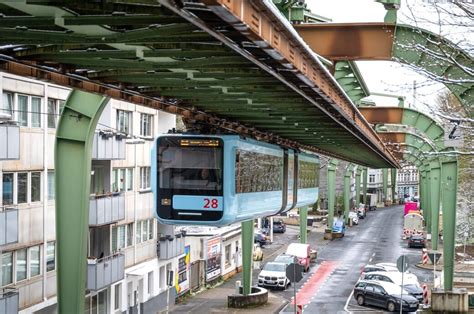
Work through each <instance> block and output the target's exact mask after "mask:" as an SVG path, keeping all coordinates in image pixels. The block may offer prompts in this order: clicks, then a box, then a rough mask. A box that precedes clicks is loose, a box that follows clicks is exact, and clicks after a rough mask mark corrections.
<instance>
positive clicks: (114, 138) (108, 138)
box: [92, 130, 125, 160]
mask: <svg viewBox="0 0 474 314" xmlns="http://www.w3.org/2000/svg"><path fill="white" fill-rule="evenodd" d="M92 159H95V160H118V159H125V137H124V136H123V135H121V134H117V133H114V132H111V131H105V130H99V131H98V132H96V133H95V134H94V143H93V144H92Z"/></svg>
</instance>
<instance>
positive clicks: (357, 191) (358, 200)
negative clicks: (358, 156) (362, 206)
mask: <svg viewBox="0 0 474 314" xmlns="http://www.w3.org/2000/svg"><path fill="white" fill-rule="evenodd" d="M361 173H362V169H361V167H360V166H358V167H357V171H356V177H355V185H356V186H355V190H356V197H355V206H356V207H357V206H359V203H360V175H361Z"/></svg>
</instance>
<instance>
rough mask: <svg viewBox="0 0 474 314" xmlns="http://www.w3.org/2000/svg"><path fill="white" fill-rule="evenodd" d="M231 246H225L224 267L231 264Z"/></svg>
mask: <svg viewBox="0 0 474 314" xmlns="http://www.w3.org/2000/svg"><path fill="white" fill-rule="evenodd" d="M231 253H232V251H231V244H227V245H226V246H225V265H226V266H230V264H231V262H230V258H231Z"/></svg>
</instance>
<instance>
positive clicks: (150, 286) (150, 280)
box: [148, 271, 153, 295]
mask: <svg viewBox="0 0 474 314" xmlns="http://www.w3.org/2000/svg"><path fill="white" fill-rule="evenodd" d="M148 294H150V295H152V294H153V272H152V271H151V272H149V273H148Z"/></svg>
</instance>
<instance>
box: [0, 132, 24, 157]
mask: <svg viewBox="0 0 474 314" xmlns="http://www.w3.org/2000/svg"><path fill="white" fill-rule="evenodd" d="M16 159H20V127H19V126H18V125H15V124H10V123H0V160H16Z"/></svg>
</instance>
